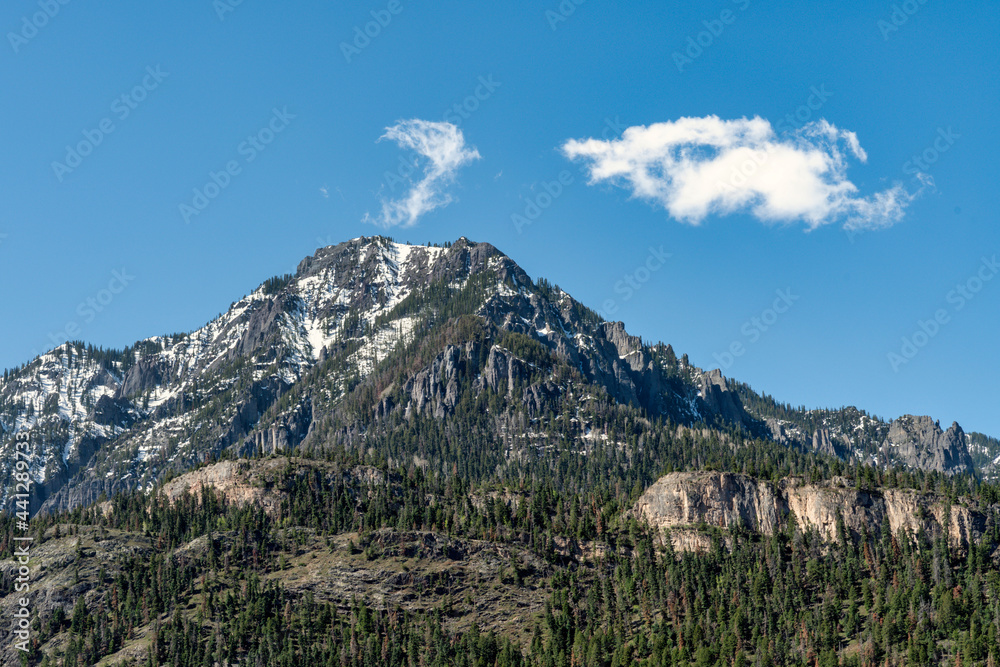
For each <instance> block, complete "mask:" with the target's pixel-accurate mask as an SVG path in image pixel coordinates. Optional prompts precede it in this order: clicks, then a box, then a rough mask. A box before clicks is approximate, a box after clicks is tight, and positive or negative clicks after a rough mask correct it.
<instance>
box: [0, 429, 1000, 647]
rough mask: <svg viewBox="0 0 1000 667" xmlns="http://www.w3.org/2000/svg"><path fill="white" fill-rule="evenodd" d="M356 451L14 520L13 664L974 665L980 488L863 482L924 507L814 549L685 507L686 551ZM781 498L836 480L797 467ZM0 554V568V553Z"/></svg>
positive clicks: (576, 483) (791, 530)
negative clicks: (24, 577)
mask: <svg viewBox="0 0 1000 667" xmlns="http://www.w3.org/2000/svg"><path fill="white" fill-rule="evenodd" d="M687 437H692V436H691V435H690V434H685V435H684V436H682V438H687ZM693 442H694V444H696V445H697V444H699V443H700V436H694V437H693ZM676 444H678V445H680V443H679V442H678V443H676ZM705 444H706V445H707V446H710V445H709V443H705ZM364 458H365V457H359V456H358V455H357V454H352V453H349V452H346V451H343V450H339V451H331V452H329V453H328V454H327V455H326V456H325V457H324V458H323V459H304V458H294V459H289V458H286V457H267V458H257V459H252V460H240V461H221V462H219V463H215V464H212V465H208V466H205V467H202V468H199V469H198V470H195V471H193V472H191V473H188V474H186V475H183V476H181V477H179V478H177V479H174V480H172V481H170V482H168V483H167V484H165V485H164V486H162V487H161V488H159V489H158V490H157V492H156V493H151V494H143V493H125V494H120V495H118V496H116V497H115V498H113V499H112V500H110V501H105V502H101V503H99V504H97V505H94V506H92V507H89V508H77V509H75V510H74V511H73V512H71V513H63V514H59V515H50V516H44V517H40V518H37V519H35V526H34V531H35V537H36V542H35V544H34V546H33V549H34V553H35V554H36V559H37V560H36V565H35V567H36V568H37V569H36V574H35V577H36V579H35V589H36V590H38V591H41V592H40V593H39V594H37V595H36V596H35V599H34V601H33V605H34V609H35V611H36V614H37V616H36V618H35V619H34V621H33V627H34V638H35V642H34V652H33V653H32V654H31V655H30V656H29V657H28V663H29V664H43V665H59V664H61V665H95V664H135V665H215V664H218V665H225V664H230V665H237V664H239V665H288V666H299V665H414V666H415V665H482V666H491V665H633V664H635V665H692V664H693V665H734V664H739V665H746V664H762V665H814V664H819V665H839V664H847V665H876V664H877V665H883V664H911V665H928V664H948V665H953V664H963V665H973V664H995V660H996V659H997V657H998V655H997V646H998V641H1000V634H998V623H1000V570H998V558H1000V554H998V553H997V551H996V545H997V544H998V540H1000V506H998V505H996V504H993V503H994V502H995V501H996V500H997V497H996V494H997V489H996V488H995V487H991V486H988V485H987V486H982V487H979V489H978V490H977V491H976V492H974V493H972V494H969V495H963V496H956V495H955V494H956V492H957V490H958V488H957V487H958V485H957V484H956V483H955V482H954V481H952V480H950V479H948V478H946V477H943V476H929V477H924V478H923V479H919V478H908V479H905V480H904V479H899V478H898V477H897V478H896V480H895V484H896V486H895V487H893V488H889V484H890V480H889V479H888V478H886V477H884V476H882V475H881V473H879V472H878V471H870V472H869V473H867V475H866V476H865V477H863V478H858V479H855V480H853V487H850V488H851V489H852V492H857V493H871V494H874V495H878V494H880V493H893V492H896V493H899V494H911V495H918V496H919V497H920V498H922V499H923V501H924V502H925V503H926V504H927V506H928V508H929V511H928V513H927V517H926V519H927V520H926V527H921V528H920V529H919V531H918V532H915V533H913V532H907V531H905V530H902V529H901V530H899V531H898V532H897V533H896V534H893V533H892V532H890V529H889V524H888V522H886V523H885V524H883V525H882V527H880V529H879V531H878V532H877V533H874V534H862V535H856V534H854V533H853V532H852V530H850V529H848V528H847V527H845V525H844V522H843V521H842V520H841V521H838V522H837V525H836V526H835V527H834V530H833V532H832V533H831V534H830V535H826V534H824V533H823V531H821V530H818V529H816V528H813V527H808V521H803V520H799V519H797V518H796V516H795V515H794V514H781V513H779V514H778V515H776V516H777V519H778V520H777V521H776V522H775V523H774V524H773V525H770V526H769V527H768V528H767V529H766V530H762V529H760V528H761V527H760V526H757V527H756V528H757V529H754V527H748V526H746V525H745V524H742V523H741V522H738V521H731V522H728V523H729V524H730V525H728V527H726V528H718V527H714V526H710V525H708V524H707V523H705V522H704V519H705V518H706V517H710V516H711V513H712V511H713V510H714V509H726V508H732V507H735V506H739V505H740V503H745V502H746V501H747V500H748V499H750V497H751V496H750V495H749V494H747V493H746V492H745V489H744V491H742V492H740V493H742V495H740V493H737V494H736V495H735V496H733V497H731V498H729V499H726V498H714V499H713V498H708V497H704V496H702V503H701V511H702V513H701V514H698V515H697V516H694V517H693V518H694V522H693V523H690V524H688V525H683V522H682V523H681V524H678V525H675V526H674V528H673V530H674V531H680V532H681V533H683V534H685V535H688V536H690V534H691V533H695V534H697V535H699V536H700V538H701V539H699V540H694V541H691V540H685V541H684V542H685V543H686V544H687V546H682V547H681V548H679V549H675V547H674V544H675V543H676V540H674V539H671V533H670V532H669V531H668V532H661V530H660V528H659V527H651V526H650V524H649V523H647V521H646V517H645V516H644V513H643V512H642V511H641V507H642V506H643V503H642V502H639V503H636V502H635V501H636V500H637V499H636V498H635V497H634V494H632V493H630V492H629V491H627V490H624V489H622V488H620V485H597V486H596V487H595V488H592V489H591V488H588V484H586V482H585V480H584V479H582V478H581V477H579V476H576V475H573V474H569V475H566V476H564V477H563V479H562V480H561V481H558V480H557V479H556V478H555V476H553V475H539V476H538V477H537V479H536V480H534V481H529V480H527V479H525V480H522V481H520V482H517V483H503V484H501V483H496V482H490V483H469V482H467V481H465V480H464V479H463V478H462V477H461V476H459V475H429V474H425V473H424V472H423V471H422V470H421V468H419V467H414V466H411V467H409V468H399V469H391V468H386V467H385V466H380V465H377V464H376V465H373V462H368V463H366V462H364ZM792 470H793V471H794V472H805V470H804V469H803V470H798V469H797V467H796V466H792ZM679 475H680V476H681V477H683V476H685V475H691V474H690V473H675V474H672V475H670V476H668V478H669V480H668V481H669V482H670V485H674V486H676V482H677V481H678V476H679ZM694 477H696V478H697V477H698V475H695V476H694ZM665 479H666V478H665ZM740 480H741V482H740V483H741V484H743V485H754V484H760V485H766V484H767V482H764V481H762V480H754V479H753V478H750V477H746V476H741V477H740ZM785 481H786V482H791V483H793V484H805V483H807V482H808V484H809V485H811V486H812V487H817V488H825V487H826V486H831V487H833V488H836V489H839V488H841V487H843V486H844V484H845V480H843V479H837V480H826V479H823V473H822V471H821V469H820V468H812V476H811V479H810V478H800V477H792V478H788V479H787V480H785ZM869 485H873V487H872V488H870V489H868V488H867V487H869ZM668 486H669V485H668ZM674 486H671V488H674ZM904 486H917V487H918V488H916V489H914V488H903V487H904ZM616 487H618V488H616ZM855 487H856V488H855ZM875 487H878V488H880V489H882V491H878V490H877V489H876V488H875ZM654 490H655V487H654V489H651V490H650V491H648V492H647V493H646V495H644V496H643V498H644V499H645V500H646V501H647V502H648V497H647V496H648V494H649V493H651V492H653V491H654ZM674 490H676V489H674ZM686 490H687V491H688V492H695V493H704V492H705V488H704V486H703V485H702V486H699V485H698V484H694V485H693V486H691V487H690V488H687V489H686ZM670 497H671V496H670V494H669V493H666V492H664V495H663V499H665V500H666V501H668V504H669V498H670ZM938 505H940V506H941V507H946V508H948V511H949V512H951V513H954V514H956V515H958V514H960V513H964V515H965V516H973V515H975V516H976V517H979V518H978V519H975V520H973V521H972V523H976V522H977V521H978V522H979V523H980V525H979V526H978V532H977V533H975V535H976V539H975V540H972V541H967V542H963V541H962V540H961V539H950V535H949V531H948V530H946V529H945V530H941V529H940V528H941V525H940V524H939V523H936V522H935V520H934V518H933V516H934V512H935V507H936V506H938ZM722 523H726V522H722ZM803 525H806V526H807V527H806V528H803ZM944 525H945V526H947V525H950V521H945V522H944ZM11 527H12V526H9V525H5V526H3V528H4V529H5V530H4V534H5V535H9V534H10V531H9V528H11ZM862 530H863V529H862ZM0 547H2V548H3V552H4V553H3V557H4V558H5V559H10V558H11V545H10V543H8V542H5V543H3V544H2V545H0ZM11 563H12V561H7V562H5V572H6V571H8V569H9V568H8V567H6V566H8V565H10V564H11ZM3 593H4V597H3V599H2V602H0V606H2V608H3V612H4V614H5V615H7V613H8V612H9V611H10V610H11V609H13V606H14V604H15V601H14V599H15V598H16V597H17V595H16V594H15V593H13V592H12V580H11V578H10V577H9V576H5V579H4V581H3ZM3 632H4V633H5V635H6V634H7V633H9V629H7V628H4V630H3ZM2 639H3V645H4V647H5V648H4V653H3V659H4V664H18V660H19V656H18V655H17V652H16V651H14V650H13V649H12V648H11V642H10V637H9V636H4V637H3V638H2Z"/></svg>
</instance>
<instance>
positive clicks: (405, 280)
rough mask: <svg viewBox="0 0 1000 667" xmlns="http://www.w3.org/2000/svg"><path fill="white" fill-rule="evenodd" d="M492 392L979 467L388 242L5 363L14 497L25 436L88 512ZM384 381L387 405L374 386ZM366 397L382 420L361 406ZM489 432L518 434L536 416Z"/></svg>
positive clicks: (924, 432)
mask: <svg viewBox="0 0 1000 667" xmlns="http://www.w3.org/2000/svg"><path fill="white" fill-rule="evenodd" d="M442 326H443V327H445V329H447V332H446V334H445V335H444V337H443V338H442V328H441V327H442ZM431 334H433V335H434V336H435V337H434V339H433V340H432V339H429V338H428V336H429V335H431ZM390 357H393V358H394V359H397V360H405V362H406V363H405V365H404V366H400V365H399V364H398V362H396V363H395V368H396V369H402V370H400V371H399V372H390V371H389V370H388V367H387V365H386V363H385V362H386V360H387V359H388V358H390ZM556 370H559V372H554V371H556ZM486 388H488V389H489V390H490V392H492V393H493V394H503V395H504V398H505V400H506V401H510V402H514V403H518V404H523V405H524V406H526V408H527V418H528V419H529V421H530V422H531V423H536V422H537V421H538V420H539V419H544V415H545V414H546V413H548V412H551V413H554V414H557V415H558V414H559V413H563V414H562V415H560V416H566V415H565V413H566V410H568V409H570V406H573V409H579V406H580V401H581V399H585V397H582V396H581V392H583V393H588V392H599V393H600V394H601V396H602V397H605V398H607V399H609V400H611V401H612V402H613V403H615V404H616V405H620V406H631V407H633V408H636V409H637V410H638V412H637V413H636V415H637V417H636V418H638V419H646V420H653V421H655V420H668V421H670V422H671V423H675V424H681V425H686V426H693V425H695V424H704V425H706V426H709V427H713V428H717V429H722V430H723V431H725V430H729V431H740V432H743V433H745V434H746V435H747V436H748V437H761V438H765V439H769V440H773V441H775V442H779V443H783V444H787V445H792V446H795V447H798V448H800V449H802V450H803V451H816V452H819V453H822V454H826V455H830V456H837V457H839V458H841V459H843V460H854V461H855V462H862V463H870V464H875V465H880V466H885V465H890V464H898V465H905V466H911V467H914V468H918V469H924V470H938V471H939V472H944V473H947V474H954V473H959V472H961V473H972V472H975V471H976V467H975V465H974V463H973V461H972V459H971V458H970V455H969V453H968V451H967V448H968V445H969V444H971V442H972V441H971V439H967V438H966V437H965V435H964V434H963V433H961V429H960V428H959V427H957V425H956V426H955V427H953V429H955V428H958V431H955V430H949V431H948V432H947V434H945V435H942V434H940V433H932V429H931V428H930V427H929V426H928V423H929V421H928V420H929V418H923V420H918V422H917V423H918V424H919V426H918V427H917V432H915V433H912V434H911V433H909V432H908V431H906V430H905V429H904V428H903V427H902V426H900V423H901V422H893V423H892V424H891V425H887V424H886V423H884V422H881V421H879V420H877V419H874V418H872V417H870V416H868V415H867V414H866V413H863V412H860V411H857V410H853V409H846V410H841V411H839V412H832V411H825V412H824V411H811V412H806V411H802V410H799V411H793V410H790V409H787V408H782V407H780V406H778V405H777V404H776V403H775V402H774V401H773V400H771V399H769V398H766V397H761V396H759V395H758V394H756V393H755V392H753V390H751V389H750V388H749V387H747V386H746V385H742V384H740V383H735V382H733V381H731V380H728V379H727V378H725V377H723V376H722V375H721V374H720V373H719V372H718V371H717V370H715V371H710V372H707V373H706V372H703V371H701V370H700V369H698V368H696V367H693V366H691V365H690V364H689V363H687V361H686V357H684V358H683V359H681V360H678V359H677V357H676V355H675V353H674V351H673V349H672V348H671V347H670V346H669V345H665V344H663V343H657V344H655V345H650V344H648V343H645V342H643V341H642V340H640V339H639V338H637V337H635V336H631V335H629V334H628V333H627V331H626V330H625V328H624V325H623V324H622V323H621V322H605V321H603V320H602V319H601V318H600V317H599V316H597V315H596V314H595V313H594V312H593V311H591V310H589V309H588V308H586V307H585V306H583V305H582V304H580V303H579V302H577V301H575V300H574V299H573V298H572V297H571V296H570V295H568V294H566V293H565V292H563V291H562V290H560V289H559V288H558V287H554V286H552V285H551V284H549V283H548V282H547V281H545V280H543V279H540V280H539V281H538V282H534V281H532V280H531V278H529V277H528V276H527V274H525V272H524V271H523V270H522V269H521V268H520V267H518V266H517V264H515V263H514V262H513V261H512V260H511V259H510V258H509V257H507V256H506V255H504V254H503V253H501V252H500V251H498V250H497V249H496V248H494V247H493V246H491V245H489V244H486V243H474V242H471V241H468V240H467V239H464V238H462V239H459V240H458V241H457V242H455V243H454V244H446V246H445V247H434V246H410V245H405V244H400V243H394V242H392V241H391V240H389V239H387V238H384V237H374V238H360V239H354V240H352V241H349V242H346V243H343V244H340V245H337V246H332V247H328V248H321V249H319V250H318V251H317V252H316V253H315V255H313V256H311V257H307V258H306V259H304V260H303V261H302V262H301V263H300V264H299V266H298V268H297V270H296V272H295V273H294V274H288V275H284V276H276V277H274V278H271V279H269V280H267V281H265V282H264V283H263V284H262V285H261V286H260V287H258V288H257V289H256V290H255V291H253V292H252V293H251V294H249V295H248V296H246V297H244V298H242V299H240V300H239V301H237V302H235V303H233V304H231V306H230V308H229V309H228V310H227V311H226V312H225V313H224V314H222V315H220V316H219V317H218V318H216V319H214V320H213V321H211V322H209V323H208V324H206V325H205V326H204V327H202V328H200V329H198V330H196V331H194V332H191V333H183V334H173V335H168V336H157V337H153V338H149V339H146V340H143V341H139V342H137V343H136V344H135V345H134V346H131V347H129V348H126V349H125V350H122V351H115V350H101V349H94V348H93V347H91V346H86V345H84V344H82V343H67V344H64V345H62V346H60V347H58V348H56V349H55V350H53V351H51V352H49V353H47V354H44V355H42V356H40V357H38V358H37V359H35V360H33V361H31V362H30V363H28V364H26V365H25V366H23V367H21V368H19V369H16V370H14V371H12V372H7V373H5V374H4V379H3V382H2V384H0V426H2V430H3V441H2V443H0V453H2V454H3V455H4V456H3V459H2V460H3V461H4V463H3V464H2V471H0V477H2V481H3V482H4V483H3V486H2V488H3V491H2V494H0V500H3V502H4V503H5V504H6V503H7V502H8V501H9V496H8V494H9V493H10V489H11V488H12V486H11V484H10V483H9V482H10V480H11V477H10V475H11V472H12V462H13V461H14V457H13V456H12V455H10V454H11V446H12V441H13V440H12V439H13V436H14V435H15V434H17V433H22V432H26V433H28V434H30V436H31V443H32V454H33V463H32V468H31V471H30V473H31V476H32V479H33V480H34V481H35V483H36V484H35V487H34V488H35V495H34V497H33V506H34V507H35V508H39V507H41V508H43V509H45V510H57V509H72V508H73V507H76V506H80V505H87V504H89V503H92V502H93V501H95V500H97V499H98V498H99V497H101V496H102V495H103V496H111V495H113V494H114V493H117V492H120V491H123V490H126V489H132V488H143V489H149V488H152V486H153V485H154V484H155V483H156V482H157V480H159V479H162V478H164V476H169V475H173V474H177V473H179V472H183V471H184V470H187V469H189V468H190V467H191V466H194V465H196V464H198V463H200V462H203V461H205V460H207V459H213V458H216V457H218V456H220V455H222V454H223V453H224V452H231V453H233V454H235V455H244V456H245V455H249V454H252V453H254V452H261V451H277V450H285V449H292V448H295V447H300V446H301V447H306V448H322V447H323V446H326V445H328V444H329V443H330V442H331V441H336V440H338V439H343V438H347V439H351V438H354V437H357V436H358V435H360V434H361V433H363V432H364V431H365V429H366V427H367V424H366V423H365V422H367V421H369V420H371V419H379V420H382V421H385V420H387V419H389V420H391V419H397V418H398V417H397V415H405V416H412V415H415V414H419V415H427V416H432V417H434V418H436V419H443V418H444V417H446V416H447V415H449V414H451V413H453V412H454V410H455V408H456V406H457V405H458V402H459V401H460V400H461V397H462V395H463V392H465V391H467V390H471V391H473V392H476V393H478V392H481V391H483V390H484V389H486ZM376 390H377V392H378V396H377V400H372V399H373V397H371V396H369V395H367V394H366V392H368V394H370V393H371V392H373V391H376ZM361 396H364V397H365V399H364V400H365V402H368V403H370V405H366V406H365V408H366V410H369V411H370V412H368V413H366V414H362V415H359V414H353V413H352V414H348V413H350V412H351V410H356V408H357V406H355V405H354V404H353V402H352V399H353V398H355V397H361ZM568 418H570V419H572V417H568ZM905 419H907V420H910V421H912V419H911V418H905ZM910 421H907V422H906V423H910ZM483 428H484V433H489V435H490V437H498V438H508V439H509V438H510V437H511V435H512V434H513V433H515V432H516V431H521V432H523V431H524V428H525V427H524V425H523V424H508V423H500V422H499V421H495V422H494V423H492V424H489V425H484V427H483ZM572 429H573V430H571V431H569V433H572V434H573V437H574V438H575V439H577V440H578V443H579V445H578V446H579V447H580V450H581V451H585V450H586V446H587V443H588V442H592V441H593V440H594V439H595V438H597V437H601V438H604V437H607V435H606V434H604V433H600V434H598V433H596V432H595V425H594V424H593V423H590V422H587V421H586V420H585V421H582V422H581V421H577V422H576V423H575V424H574V426H573V427H572ZM976 442H983V444H984V445H988V444H989V443H990V442H992V443H993V445H995V441H982V440H977V441H976ZM990 453H991V454H992V453H994V452H993V450H990ZM996 453H997V454H1000V452H996ZM979 465H980V467H979V469H978V472H979V473H980V474H985V475H991V474H992V473H993V470H994V469H995V468H996V466H997V463H996V460H991V461H988V462H986V461H983V460H982V457H980V458H979Z"/></svg>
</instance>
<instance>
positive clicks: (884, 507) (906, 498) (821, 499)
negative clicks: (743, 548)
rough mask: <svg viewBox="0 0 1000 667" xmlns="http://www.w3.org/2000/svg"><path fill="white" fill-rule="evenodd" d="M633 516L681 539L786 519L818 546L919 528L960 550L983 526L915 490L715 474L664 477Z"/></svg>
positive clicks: (767, 527)
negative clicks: (698, 531) (701, 529)
mask: <svg viewBox="0 0 1000 667" xmlns="http://www.w3.org/2000/svg"><path fill="white" fill-rule="evenodd" d="M634 512H635V514H636V515H637V516H638V517H641V518H643V519H645V520H647V521H648V522H649V523H650V524H651V525H652V526H654V527H656V528H660V529H671V531H672V533H673V532H675V531H676V530H677V529H680V530H681V531H682V534H687V533H686V532H685V531H690V530H691V529H695V528H697V527H698V526H700V525H706V524H707V525H708V526H714V527H718V528H734V527H737V526H743V527H745V528H749V529H750V530H753V531H755V532H759V533H763V534H765V535H767V534H772V533H774V532H775V531H776V530H779V529H781V528H782V527H783V526H784V525H786V522H787V521H788V520H789V517H790V516H791V517H794V520H795V521H796V522H797V524H798V526H799V527H800V528H801V529H803V530H813V531H816V533H818V535H819V536H820V537H821V538H822V539H823V540H825V541H834V540H838V539H840V538H841V532H840V530H841V527H842V530H843V531H844V532H843V537H847V538H852V539H855V540H857V539H862V538H864V537H865V536H872V537H878V536H879V535H881V533H882V531H883V529H888V530H889V532H890V533H892V534H893V535H895V534H897V533H898V532H899V531H903V532H904V533H906V534H908V535H911V536H912V535H916V534H917V533H918V532H919V531H921V530H922V531H925V532H926V533H927V534H929V535H944V536H946V537H947V539H948V542H949V544H950V545H951V546H952V547H953V548H956V549H959V550H965V549H967V548H968V546H969V545H970V544H972V543H975V542H976V541H978V540H979V539H981V538H982V537H983V535H984V533H985V531H986V527H987V515H986V514H985V513H984V512H982V511H979V510H976V509H971V508H969V507H966V506H964V505H962V504H955V505H950V506H949V505H948V504H946V502H945V501H944V500H943V499H941V498H939V497H937V496H933V495H927V494H921V493H917V492H916V491H910V490H900V489H885V490H880V491H866V490H861V489H856V488H854V487H853V486H848V485H847V483H846V480H844V479H843V478H835V479H833V480H830V481H827V482H824V483H821V484H808V483H805V482H804V481H803V480H802V479H799V478H786V479H783V480H781V482H780V483H779V484H777V485H774V484H771V483H770V482H764V481H760V480H755V479H753V478H751V477H747V476H746V475H739V474H733V473H718V472H691V473H686V472H680V473H671V474H668V475H665V476H664V477H661V478H660V479H659V480H657V481H656V483H655V484H653V485H652V486H651V487H649V489H647V490H646V492H645V493H643V494H642V496H640V498H639V500H638V501H637V502H636V504H635V507H634ZM672 537H673V535H672ZM673 542H674V546H675V548H679V549H682V550H688V549H689V548H690V549H694V550H699V549H701V547H702V546H704V540H700V539H696V538H693V537H691V536H690V535H688V536H687V537H685V538H684V539H682V540H677V539H674V540H673ZM685 545H687V546H685ZM699 545H700V546H699Z"/></svg>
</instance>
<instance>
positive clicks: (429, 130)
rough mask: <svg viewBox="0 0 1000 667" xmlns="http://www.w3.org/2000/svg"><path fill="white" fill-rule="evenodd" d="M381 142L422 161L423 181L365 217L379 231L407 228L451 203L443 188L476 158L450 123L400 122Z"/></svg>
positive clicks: (455, 127) (384, 202)
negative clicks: (392, 144)
mask: <svg viewBox="0 0 1000 667" xmlns="http://www.w3.org/2000/svg"><path fill="white" fill-rule="evenodd" d="M382 139H390V140H392V141H395V142H396V143H397V144H399V146H400V147H402V148H408V149H410V150H412V151H414V152H416V153H417V154H418V155H419V156H420V157H421V158H423V159H421V160H419V162H420V166H421V168H422V169H423V177H422V178H421V179H420V180H419V181H417V182H415V183H413V184H412V185H411V186H410V189H409V190H408V191H407V192H406V193H404V194H403V196H402V197H400V198H399V199H383V200H382V210H381V211H379V213H378V214H377V215H374V216H373V215H371V214H370V213H366V214H365V217H364V221H365V222H371V223H374V224H376V225H379V226H381V227H395V226H397V225H400V226H403V227H411V226H413V225H414V224H416V222H417V219H418V218H420V216H422V215H423V214H425V213H428V212H429V211H433V210H434V209H436V208H440V207H442V206H446V205H448V204H449V203H451V201H452V196H451V195H450V194H448V193H447V192H446V191H445V188H447V186H448V185H449V184H451V182H453V181H454V180H455V174H456V173H457V172H458V169H459V168H460V167H462V166H463V165H465V164H468V163H470V162H472V161H474V160H478V159H479V158H480V155H479V151H477V150H476V149H475V148H473V147H467V146H466V144H465V137H464V136H463V135H462V131H461V130H459V129H458V127H457V126H455V125H454V124H452V123H446V122H432V121H427V120H419V119H416V118H414V119H412V120H404V121H400V122H399V123H396V124H395V125H393V126H392V127H387V128H386V129H385V134H383V135H382V136H381V137H379V141H381V140H382Z"/></svg>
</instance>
